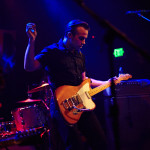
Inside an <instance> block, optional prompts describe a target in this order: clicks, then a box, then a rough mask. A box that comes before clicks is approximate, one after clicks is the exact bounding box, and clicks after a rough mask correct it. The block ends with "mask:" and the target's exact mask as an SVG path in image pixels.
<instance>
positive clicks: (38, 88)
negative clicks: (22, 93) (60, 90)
mask: <svg viewBox="0 0 150 150" xmlns="http://www.w3.org/2000/svg"><path fill="white" fill-rule="evenodd" d="M46 87H49V84H48V83H44V84H42V85H41V86H39V87H36V88H34V89H32V90H30V91H28V93H34V92H38V91H42V90H44V89H45V88H46Z"/></svg>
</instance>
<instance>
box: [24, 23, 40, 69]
mask: <svg viewBox="0 0 150 150" xmlns="http://www.w3.org/2000/svg"><path fill="white" fill-rule="evenodd" d="M26 33H27V35H28V38H29V41H28V45H27V48H26V52H25V56H24V69H25V70H26V71H35V70H37V69H38V68H40V63H39V61H38V60H36V59H34V57H35V52H34V51H35V39H36V36H37V31H36V25H35V24H34V23H28V24H27V25H26Z"/></svg>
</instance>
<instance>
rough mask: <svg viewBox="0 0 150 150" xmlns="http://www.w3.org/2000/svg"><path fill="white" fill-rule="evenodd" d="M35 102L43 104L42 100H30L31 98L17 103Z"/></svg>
mask: <svg viewBox="0 0 150 150" xmlns="http://www.w3.org/2000/svg"><path fill="white" fill-rule="evenodd" d="M34 102H41V100H40V99H30V98H28V99H26V100H23V101H19V102H17V103H34Z"/></svg>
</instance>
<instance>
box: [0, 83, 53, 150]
mask: <svg viewBox="0 0 150 150" xmlns="http://www.w3.org/2000/svg"><path fill="white" fill-rule="evenodd" d="M43 91H44V93H45V94H44V98H42V99H31V97H32V94H33V93H36V92H43ZM52 98H53V94H52V90H51V88H50V86H49V84H48V83H43V84H42V85H40V86H38V87H36V88H33V89H31V90H29V91H28V99H26V100H23V101H19V102H17V104H20V105H21V107H18V108H15V109H14V110H12V111H11V115H12V118H13V119H12V120H13V121H5V122H0V148H2V147H7V146H9V145H13V144H18V143H19V144H20V142H21V143H22V142H23V141H24V140H23V139H27V138H30V137H32V136H36V135H37V136H41V135H42V134H43V133H44V132H46V131H49V130H50V128H49V126H48V121H49V117H50V111H49V106H50V100H51V99H52ZM20 105H19V106H20Z"/></svg>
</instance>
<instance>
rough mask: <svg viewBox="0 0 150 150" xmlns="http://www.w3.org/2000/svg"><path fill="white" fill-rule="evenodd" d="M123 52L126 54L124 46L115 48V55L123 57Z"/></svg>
mask: <svg viewBox="0 0 150 150" xmlns="http://www.w3.org/2000/svg"><path fill="white" fill-rule="evenodd" d="M123 54H124V50H123V48H116V49H114V53H113V55H114V56H115V57H121V56H123Z"/></svg>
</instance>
